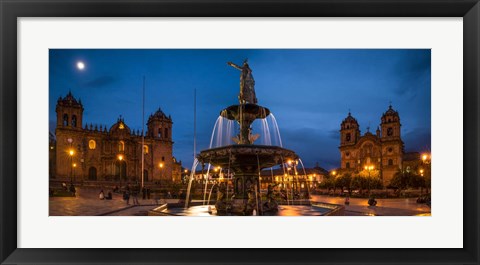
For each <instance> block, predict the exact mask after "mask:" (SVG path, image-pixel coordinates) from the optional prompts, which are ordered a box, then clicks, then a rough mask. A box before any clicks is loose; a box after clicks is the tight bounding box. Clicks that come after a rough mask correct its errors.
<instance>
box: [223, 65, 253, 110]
mask: <svg viewBox="0 0 480 265" xmlns="http://www.w3.org/2000/svg"><path fill="white" fill-rule="evenodd" d="M227 64H228V65H230V66H231V67H233V68H235V69H238V70H240V71H241V72H242V73H241V74H240V94H239V95H238V100H239V101H240V104H246V103H252V104H257V97H256V96H255V80H254V79H253V75H252V69H250V66H249V65H248V60H247V59H245V61H243V65H242V66H238V65H236V64H234V63H232V62H228V63H227Z"/></svg>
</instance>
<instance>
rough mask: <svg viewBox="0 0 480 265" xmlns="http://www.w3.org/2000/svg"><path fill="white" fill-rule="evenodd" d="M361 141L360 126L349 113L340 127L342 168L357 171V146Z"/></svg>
mask: <svg viewBox="0 0 480 265" xmlns="http://www.w3.org/2000/svg"><path fill="white" fill-rule="evenodd" d="M359 140H360V126H359V125H358V122H357V120H356V119H355V118H354V117H352V114H351V113H350V112H348V116H347V117H346V118H345V119H344V120H343V121H342V124H341V125H340V153H341V158H342V160H341V168H346V169H355V168H356V167H357V163H356V161H357V155H358V154H357V153H358V152H355V145H356V144H357V142H358V141H359Z"/></svg>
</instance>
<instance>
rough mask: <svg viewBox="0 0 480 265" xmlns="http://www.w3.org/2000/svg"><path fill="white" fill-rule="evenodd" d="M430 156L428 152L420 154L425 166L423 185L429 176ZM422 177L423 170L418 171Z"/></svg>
mask: <svg viewBox="0 0 480 265" xmlns="http://www.w3.org/2000/svg"><path fill="white" fill-rule="evenodd" d="M431 159H432V156H431V155H430V154H423V155H422V163H423V165H424V167H425V186H427V185H426V184H427V180H428V178H429V177H430V163H431ZM422 170H423V169H422ZM420 173H421V175H422V177H423V175H424V174H423V171H422V172H420ZM427 193H428V188H427Z"/></svg>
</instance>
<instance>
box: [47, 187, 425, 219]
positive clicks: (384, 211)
mask: <svg viewBox="0 0 480 265" xmlns="http://www.w3.org/2000/svg"><path fill="white" fill-rule="evenodd" d="M99 191H100V190H96V189H84V188H81V187H78V188H77V196H76V197H51V198H50V202H49V203H50V205H49V215H50V216H65V215H66V216H95V215H108V216H136V215H146V214H147V212H148V211H149V210H151V209H154V208H156V207H158V205H157V204H156V202H155V201H154V200H153V199H150V200H148V199H146V200H143V199H142V197H141V196H139V198H138V201H139V203H140V205H133V202H132V198H130V205H127V203H126V202H125V201H124V200H123V199H122V195H121V194H117V193H114V194H113V199H112V200H100V199H98V193H99ZM312 200H313V201H316V202H324V203H331V204H340V205H344V203H345V198H344V197H332V196H328V195H313V196H312ZM165 202H171V203H175V202H178V200H175V199H171V200H160V201H159V203H160V204H161V203H165ZM377 202H378V204H377V206H373V207H372V206H369V205H368V203H367V199H364V198H351V199H350V205H345V215H347V216H368V215H381V216H414V215H415V216H418V215H430V212H431V210H430V207H428V206H427V205H425V204H418V203H416V198H407V199H377Z"/></svg>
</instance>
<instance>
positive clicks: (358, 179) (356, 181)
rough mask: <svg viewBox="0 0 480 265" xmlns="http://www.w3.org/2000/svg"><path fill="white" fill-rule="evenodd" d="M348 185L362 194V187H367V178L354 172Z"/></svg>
mask: <svg viewBox="0 0 480 265" xmlns="http://www.w3.org/2000/svg"><path fill="white" fill-rule="evenodd" d="M350 187H351V188H352V189H358V190H360V194H362V193H363V190H364V189H368V180H367V178H365V177H363V176H362V175H361V174H360V173H356V174H354V175H353V177H352V180H351V184H350Z"/></svg>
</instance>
